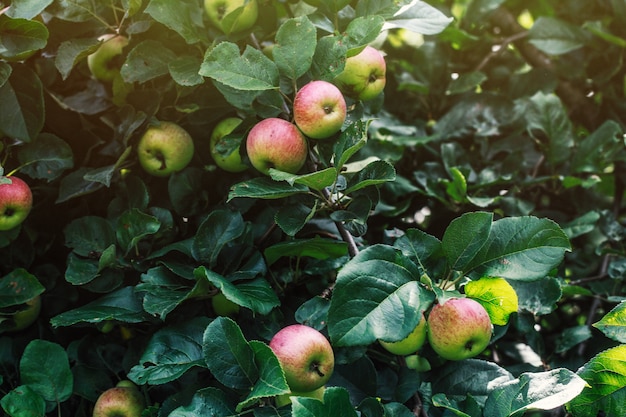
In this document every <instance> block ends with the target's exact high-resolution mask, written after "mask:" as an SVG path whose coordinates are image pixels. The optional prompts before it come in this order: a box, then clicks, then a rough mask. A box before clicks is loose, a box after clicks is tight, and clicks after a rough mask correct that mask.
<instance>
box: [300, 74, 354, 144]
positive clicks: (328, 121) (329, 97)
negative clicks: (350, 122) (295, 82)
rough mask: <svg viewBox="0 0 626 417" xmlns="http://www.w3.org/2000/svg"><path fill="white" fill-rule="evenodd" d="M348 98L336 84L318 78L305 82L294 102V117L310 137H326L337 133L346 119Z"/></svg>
mask: <svg viewBox="0 0 626 417" xmlns="http://www.w3.org/2000/svg"><path fill="white" fill-rule="evenodd" d="M346 113H347V110H346V100H345V99H344V98H343V94H342V93H341V91H340V90H339V88H337V86H336V85H334V84H331V83H329V82H328V81H322V80H316V81H311V82H309V83H307V84H305V85H304V86H303V87H302V88H301V89H300V90H298V92H297V93H296V97H295V98H294V102H293V117H294V121H295V122H296V125H297V126H298V127H299V128H300V130H301V131H302V132H303V133H304V134H305V135H307V136H308V137H310V138H313V139H326V138H328V137H330V136H332V135H334V134H335V133H337V132H338V131H339V130H340V129H341V126H343V122H344V121H345V120H346Z"/></svg>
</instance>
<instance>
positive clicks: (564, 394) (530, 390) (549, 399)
mask: <svg viewBox="0 0 626 417" xmlns="http://www.w3.org/2000/svg"><path fill="white" fill-rule="evenodd" d="M585 385H586V384H585V381H584V380H583V379H582V378H580V377H579V376H578V375H576V374H575V373H574V372H572V371H570V370H568V369H564V368H559V369H553V370H551V371H547V372H536V373H523V374H521V375H520V377H519V378H517V379H515V380H513V381H510V382H508V383H506V384H504V385H503V386H500V387H498V388H496V389H495V390H494V391H493V392H492V393H491V394H490V395H489V397H488V398H487V402H486V403H485V409H484V413H485V415H488V416H511V417H513V416H521V415H523V414H524V412H525V411H527V410H552V409H554V408H557V407H560V406H562V405H564V404H565V403H567V402H568V401H570V400H572V399H573V398H575V397H576V396H577V395H578V394H580V393H581V391H582V390H583V388H584V387H585Z"/></svg>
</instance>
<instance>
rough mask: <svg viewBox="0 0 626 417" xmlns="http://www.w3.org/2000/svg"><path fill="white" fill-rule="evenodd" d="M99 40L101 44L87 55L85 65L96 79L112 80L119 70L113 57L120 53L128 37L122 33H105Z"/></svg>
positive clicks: (126, 43)
mask: <svg viewBox="0 0 626 417" xmlns="http://www.w3.org/2000/svg"><path fill="white" fill-rule="evenodd" d="M101 40H102V44H101V45H100V46H99V47H98V49H96V52H94V53H92V54H91V55H89V56H88V57H87V66H88V67H89V70H90V71H91V74H92V75H93V76H94V78H96V79H97V80H100V81H107V82H108V81H113V79H114V78H115V77H116V75H117V74H119V72H120V68H119V66H118V65H116V63H115V59H114V58H115V57H117V56H119V55H121V54H122V50H123V49H124V47H125V46H126V45H128V38H126V37H125V36H122V35H105V36H104V37H102V38H101Z"/></svg>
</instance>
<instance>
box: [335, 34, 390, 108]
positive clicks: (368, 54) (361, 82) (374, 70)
mask: <svg viewBox="0 0 626 417" xmlns="http://www.w3.org/2000/svg"><path fill="white" fill-rule="evenodd" d="M386 72H387V64H386V63H385V57H384V56H383V54H381V53H380V51H379V50H378V49H376V48H374V47H373V46H370V45H368V46H366V47H365V48H363V50H362V51H361V52H359V53H358V54H356V55H354V56H351V57H348V58H347V59H346V65H345V67H344V69H343V71H342V72H341V73H340V74H339V75H338V76H337V77H335V80H334V83H335V84H336V85H337V86H338V87H339V89H340V90H341V91H343V93H344V94H346V95H347V96H349V97H352V98H354V99H356V100H363V101H367V100H371V99H373V98H375V97H377V96H378V95H379V94H380V93H381V92H382V91H383V89H384V88H385V84H386V83H387V78H386Z"/></svg>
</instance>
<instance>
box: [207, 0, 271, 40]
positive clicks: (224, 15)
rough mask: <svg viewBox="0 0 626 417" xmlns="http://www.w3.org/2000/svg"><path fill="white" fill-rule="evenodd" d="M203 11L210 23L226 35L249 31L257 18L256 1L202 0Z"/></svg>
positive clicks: (257, 7) (257, 8)
mask: <svg viewBox="0 0 626 417" xmlns="http://www.w3.org/2000/svg"><path fill="white" fill-rule="evenodd" d="M204 9H205V11H206V14H207V16H208V17H209V20H210V21H211V23H213V24H214V25H215V26H216V27H217V28H218V29H220V30H221V31H222V32H224V33H226V34H229V33H237V32H242V31H244V30H246V29H250V28H251V27H252V26H253V25H254V24H255V23H256V20H257V18H258V16H259V6H258V4H257V0H204Z"/></svg>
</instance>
